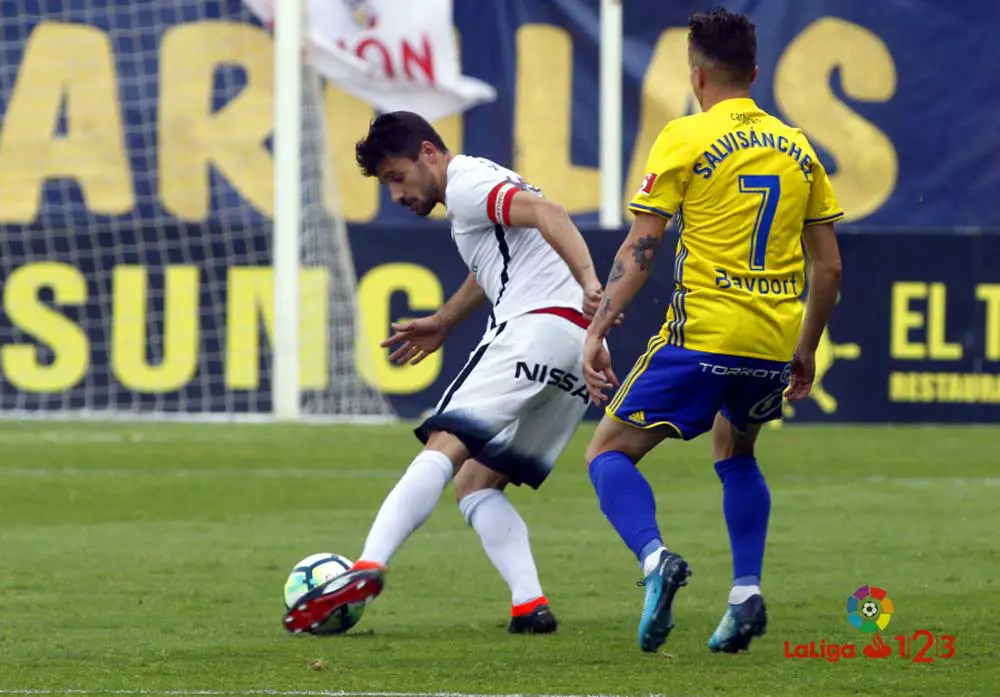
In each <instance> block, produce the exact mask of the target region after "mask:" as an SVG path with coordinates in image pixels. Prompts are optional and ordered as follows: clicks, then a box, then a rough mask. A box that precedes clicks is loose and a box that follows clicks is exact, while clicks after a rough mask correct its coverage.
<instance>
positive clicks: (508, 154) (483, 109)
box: [0, 0, 1000, 422]
mask: <svg viewBox="0 0 1000 697" xmlns="http://www.w3.org/2000/svg"><path fill="white" fill-rule="evenodd" d="M258 4H259V3H258ZM265 4H266V3H265ZM348 5H349V6H350V8H351V10H352V12H355V13H357V16H358V17H360V18H361V19H360V21H362V22H364V21H369V20H370V21H373V22H374V21H376V20H377V16H378V15H377V13H378V3H376V2H360V1H354V0H352V2H349V3H348ZM728 6H729V7H730V8H731V9H736V10H742V11H745V12H747V13H749V14H750V16H751V17H752V19H753V20H754V21H755V22H756V24H757V31H758V37H759V47H760V48H759V65H760V74H759V77H758V79H757V82H756V84H755V86H754V93H753V94H754V97H755V99H756V100H757V102H758V103H759V104H760V105H761V106H762V107H763V108H764V109H766V110H769V111H771V112H772V113H774V114H776V115H777V116H779V117H781V118H783V119H785V120H787V121H788V122H791V123H793V124H795V125H797V126H799V127H801V128H802V129H803V130H804V131H805V132H806V133H807V135H808V136H809V138H810V139H811V141H812V143H813V144H814V146H815V147H816V149H817V151H818V152H819V154H820V156H821V158H822V160H823V162H824V164H825V165H826V167H827V169H828V170H829V171H830V172H831V173H832V180H833V184H834V186H835V188H836V192H837V194H838V196H839V198H840V201H841V203H842V205H843V207H844V209H845V210H846V211H847V220H846V222H845V223H844V224H843V225H841V226H840V230H841V244H842V250H843V255H844V265H845V277H844V284H843V293H842V297H841V300H840V304H839V307H838V309H837V311H836V314H835V316H834V318H833V321H832V324H831V327H830V331H829V333H828V335H827V336H826V337H825V339H824V343H823V346H822V347H821V350H820V366H819V370H820V381H819V383H818V385H817V389H816V391H815V393H814V396H813V398H812V399H811V400H809V401H808V402H806V403H804V404H802V405H800V406H797V407H796V408H795V409H794V410H792V409H788V410H787V412H786V416H787V417H788V419H789V420H790V421H792V422H813V421H840V422H873V421H874V422H995V421H997V420H998V417H1000V236H998V235H997V233H998V231H1000V205H998V203H997V201H998V199H997V196H998V193H1000V167H998V166H997V157H998V155H1000V128H998V125H1000V120H998V118H1000V117H998V116H997V108H996V94H997V92H998V87H1000V84H998V77H997V74H996V71H993V70H987V69H984V68H985V66H991V65H996V64H997V63H998V61H1000V47H998V44H997V42H995V41H993V40H992V39H991V34H990V32H991V31H992V27H994V26H995V25H996V23H997V21H998V20H1000V9H998V8H1000V6H998V5H997V4H996V3H989V2H985V1H984V2H967V3H963V4H962V5H961V6H958V5H953V4H949V3H945V2H931V1H923V2H917V1H902V0H895V1H892V2H877V3H876V2H867V1H865V0H837V1H833V0H829V1H828V0H810V1H809V2H800V1H797V0H786V1H781V0H769V1H767V2H763V1H760V2H753V1H747V2H730V3H728ZM0 9H2V19H0V27H2V30H3V39H4V40H3V45H2V47H0V113H2V115H3V122H2V130H0V226H2V227H0V286H2V288H3V310H2V312H0V343H2V344H3V347H2V349H0V368H2V374H3V380H2V382H0V408H2V409H3V410H5V411H8V412H11V411H15V412H18V413H22V412H28V413H39V412H41V413H45V412H58V413H69V412H74V413H75V412H79V413H84V412H95V411H96V412H105V411H108V410H110V411H113V412H116V413H117V412H126V413H144V414H174V415H182V416H183V415H195V416H197V415H217V416H223V417H225V416H231V415H234V414H251V415H266V414H269V413H270V412H271V411H272V408H273V403H272V393H271V386H270V377H271V371H272V353H271V346H272V344H273V341H274V332H275V329H274V322H275V320H274V310H273V308H272V307H271V304H272V303H273V299H272V298H273V296H272V295H269V293H271V290H270V286H271V283H272V276H271V271H270V268H269V265H270V263H271V259H272V248H273V242H272V236H273V222H274V195H275V187H274V179H275V174H274V167H273V159H272V157H271V149H272V145H273V127H274V90H275V85H276V84H278V83H279V82H280V80H276V79H275V75H274V69H273V61H274V58H273V56H274V52H273V41H272V36H271V33H270V31H269V29H268V28H267V27H265V26H263V25H262V23H261V21H260V20H259V19H258V17H257V16H256V15H255V14H253V12H251V11H250V10H249V9H248V7H247V5H245V4H244V3H242V2H240V1H239V0H219V1H214V0H174V1H172V2H148V1H143V0H134V1H132V2H96V1H84V0H66V1H65V2H55V1H50V2H25V1H24V0H18V1H13V0H5V1H4V2H2V3H0ZM699 9H706V8H705V7H703V6H702V4H701V3H695V2H686V1H685V2H669V3H667V2H654V1H653V0H629V1H628V2H626V3H625V4H624V7H623V19H622V31H621V37H622V41H621V70H620V79H621V104H620V106H621V109H620V119H621V127H620V143H619V144H616V148H615V149H613V150H611V152H615V151H616V150H617V152H618V153H619V157H620V160H621V161H620V168H621V183H620V185H621V189H620V194H621V195H620V197H619V198H620V202H619V208H620V207H621V202H624V201H626V200H627V199H628V197H629V195H630V194H631V192H632V191H633V190H634V189H635V188H636V187H637V186H638V185H639V182H640V180H641V177H642V173H643V167H644V161H645V157H646V153H647V152H648V150H649V148H650V146H651V145H652V143H653V140H654V139H655V137H656V135H657V133H658V131H659V130H660V129H661V128H662V127H663V125H664V124H665V123H666V122H667V121H669V120H670V119H672V118H675V117H677V116H681V115H684V114H688V113H692V112H694V111H696V110H697V109H698V106H697V104H696V102H695V100H694V99H693V96H692V95H691V93H690V87H689V84H688V70H687V63H686V23H687V17H688V16H689V15H690V13H691V12H693V11H696V10H699ZM453 13H454V30H455V35H456V41H457V46H458V57H459V61H460V63H461V70H462V72H463V73H464V74H465V75H466V76H469V77H472V78H476V79H478V80H481V81H483V82H485V83H487V84H488V85H489V86H491V87H492V88H493V89H494V90H495V91H496V98H495V99H494V100H492V101H487V102H484V103H480V104H478V105H476V106H473V107H472V108H470V109H468V110H466V111H464V113H461V114H457V115H453V116H450V117H448V118H444V119H440V120H439V121H438V122H437V123H436V126H437V127H438V128H439V129H440V131H441V133H442V135H443V137H444V139H445V141H446V142H447V143H448V145H449V146H450V148H451V149H452V150H454V151H460V152H466V153H470V154H476V155H481V156H484V157H488V158H491V159H494V160H496V161H497V162H499V163H501V164H503V165H506V166H510V167H513V168H514V169H516V170H517V171H518V172H520V173H521V174H522V175H523V176H524V177H525V178H526V179H528V180H529V181H530V182H532V183H533V184H534V185H536V186H539V187H541V188H542V189H543V191H544V192H545V193H546V195H547V196H549V197H550V198H552V199H554V200H556V201H558V202H559V203H561V204H562V205H563V206H565V207H566V208H567V209H568V210H569V211H570V212H571V213H572V214H573V216H574V218H575V219H576V220H577V222H578V224H579V226H580V227H581V229H582V230H583V231H584V233H585V235H586V237H587V240H588V242H589V243H590V245H591V248H592V253H593V256H594V258H595V260H596V261H597V263H598V265H599V266H600V267H601V268H600V272H601V274H602V275H604V274H606V272H607V269H608V266H609V263H610V260H611V259H612V258H613V255H614V252H615V250H616V249H617V247H618V245H619V243H620V240H621V238H622V236H623V235H624V232H625V230H626V229H627V225H628V222H629V221H628V215H627V213H625V214H622V215H621V216H620V221H619V224H612V225H604V226H601V225H599V223H598V220H599V217H598V210H599V207H600V203H601V196H602V187H601V172H600V167H601V162H602V159H601V155H600V149H601V139H600V131H601V118H602V113H603V114H607V113H609V112H608V111H607V106H606V105H605V106H604V107H602V104H601V98H600V95H601V85H600V77H599V76H600V54H601V41H602V32H601V18H602V15H601V10H600V1H599V0H530V1H527V0H510V1H501V0H494V1H492V2H466V1H459V2H455V4H454V10H453ZM366 18H367V19H366ZM343 48H344V49H345V50H347V51H348V52H351V51H354V52H355V53H358V54H362V55H364V56H365V58H366V59H367V60H369V61H371V60H374V61H375V62H376V63H382V64H383V65H382V68H383V69H384V70H386V71H389V72H392V71H395V72H396V73H407V74H409V73H410V72H411V71H415V72H424V73H428V72H430V73H433V70H434V67H435V66H434V60H435V57H434V55H432V54H431V53H427V50H428V49H427V47H426V45H424V46H423V47H422V46H421V44H420V43H419V42H417V41H415V42H414V43H412V44H410V45H408V46H406V45H403V46H391V45H390V46H385V45H382V44H380V43H379V40H378V39H377V38H376V39H375V40H373V41H368V40H366V42H365V43H364V44H363V45H362V44H360V43H359V44H358V45H355V46H346V45H345V46H344V47H343ZM304 99H305V100H306V101H305V102H304V106H305V109H304V116H303V129H302V134H301V135H302V140H303V145H302V151H303V158H302V162H303V164H302V183H303V193H302V201H303V205H302V224H301V231H300V235H301V248H302V263H303V265H304V268H303V270H302V279H303V280H302V289H303V293H302V297H301V299H300V308H299V309H300V315H301V318H302V320H301V321H302V325H301V326H302V330H301V336H300V344H301V345H300V356H301V359H302V360H301V371H300V376H301V388H302V392H303V396H302V405H303V410H304V412H305V413H308V414H313V415H318V416H357V415H369V416H371V415H375V416H377V415H388V416H400V417H403V418H412V417H416V416H418V415H419V414H421V413H422V412H423V411H424V410H426V409H427V408H429V407H431V406H433V404H434V402H435V401H436V399H437V397H438V395H440V393H441V392H442V390H443V389H444V387H445V386H446V385H447V383H448V381H450V380H451V378H452V376H453V375H455V374H456V373H457V371H458V370H459V369H460V367H461V366H462V364H463V363H464V361H465V358H466V357H467V355H468V351H469V350H470V349H471V347H472V346H473V345H474V343H475V341H476V340H477V338H478V336H479V334H480V332H481V330H482V327H483V323H482V322H483V321H485V315H483V317H481V318H474V319H472V320H470V321H469V322H468V323H466V325H465V326H463V327H462V328H460V330H459V331H458V332H456V334H455V336H454V337H453V339H452V340H451V341H450V342H449V343H448V344H447V345H446V346H445V348H444V349H443V351H442V352H440V353H439V354H438V355H436V356H434V357H432V359H431V360H428V361H426V362H425V363H424V364H423V365H421V366H419V367H416V368H401V367H398V366H393V365H391V364H389V363H388V361H387V352H385V351H383V350H381V349H378V347H377V343H378V341H379V340H381V339H382V338H383V337H384V336H385V335H386V334H387V332H388V331H389V329H388V325H389V322H390V321H392V320H395V319H400V318H405V317H414V316H419V315H422V314H426V313H428V312H431V311H433V310H434V309H435V308H436V307H437V306H438V305H439V304H440V303H441V302H442V301H443V299H444V298H446V297H447V296H448V294H449V293H451V292H452V291H453V290H454V289H456V288H457V287H458V285H459V283H460V281H461V280H462V278H463V277H464V274H465V269H464V267H463V265H462V263H461V261H460V259H459V257H458V255H457V253H456V252H455V251H454V249H453V244H452V241H451V239H450V237H449V234H448V228H447V224H446V222H445V221H444V220H443V211H442V210H441V209H439V210H437V211H436V212H435V214H434V215H433V216H432V217H431V218H430V219H427V220H423V219H416V218H414V217H413V216H412V215H411V214H410V213H409V212H408V211H406V210H403V209H401V208H399V207H397V206H395V205H393V204H392V203H391V201H389V200H388V198H387V195H386V193H385V192H384V191H382V190H381V189H380V187H379V186H378V184H377V182H376V181H374V180H371V179H365V178H363V177H362V176H361V175H360V174H359V173H358V171H357V168H356V166H355V164H354V160H353V144H354V142H355V141H356V140H357V139H358V138H360V137H361V136H362V135H363V134H364V132H365V129H366V126H367V124H368V122H369V120H370V119H371V118H372V117H373V116H374V114H375V113H376V110H375V107H373V106H371V105H370V104H369V103H367V102H366V101H363V100H361V99H359V98H357V97H356V96H354V95H352V94H348V93H347V92H345V91H342V90H341V89H339V88H338V87H336V86H334V85H333V84H327V85H326V86H325V87H324V89H323V91H322V93H319V92H317V93H314V94H312V97H311V98H310V97H309V96H308V95H307V96H306V97H304ZM605 161H606V160H605ZM669 273H670V265H669V264H662V265H661V266H660V268H659V270H658V271H657V275H656V276H655V277H654V278H653V279H652V281H651V282H650V283H649V284H648V285H647V287H646V288H645V289H644V291H643V294H642V296H641V297H640V298H639V299H638V300H637V301H636V304H635V305H634V306H633V307H632V308H630V311H629V321H628V322H627V323H626V324H625V325H624V326H623V327H622V328H620V329H619V330H616V332H615V333H614V335H613V355H614V357H615V361H616V365H617V369H618V371H619V374H622V373H623V372H625V371H627V369H628V367H629V364H630V361H631V360H632V359H633V357H634V356H635V355H637V353H638V352H639V351H640V347H642V346H644V345H645V342H646V339H647V337H648V336H649V335H650V334H651V333H653V332H654V331H656V328H657V327H658V325H659V323H660V321H661V320H662V315H663V309H664V307H665V302H666V301H668V300H669V294H670V291H671V288H672V283H671V280H670V276H669ZM278 311H279V312H280V311H281V310H280V308H279V310H278Z"/></svg>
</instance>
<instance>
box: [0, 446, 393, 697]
mask: <svg viewBox="0 0 1000 697" xmlns="http://www.w3.org/2000/svg"><path fill="white" fill-rule="evenodd" d="M404 469H405V468H404V467H402V466H401V467H400V468H399V469H398V470H378V469H371V470H356V469H355V470H345V469H337V468H331V469H268V468H260V467H247V468H242V467H240V468H237V467H230V468H219V467H215V468H209V467H206V468H204V469H183V468H175V467H148V468H146V469H140V468H135V469H125V468H120V469H109V468H104V467H94V468H90V467H0V479H37V478H39V477H58V478H62V477H107V478H124V477H144V478H150V477H171V478H175V479H193V478H195V477H198V478H202V479H205V478H211V477H250V478H253V479H394V478H398V477H401V476H403V471H404ZM0 694H3V692H2V691H0Z"/></svg>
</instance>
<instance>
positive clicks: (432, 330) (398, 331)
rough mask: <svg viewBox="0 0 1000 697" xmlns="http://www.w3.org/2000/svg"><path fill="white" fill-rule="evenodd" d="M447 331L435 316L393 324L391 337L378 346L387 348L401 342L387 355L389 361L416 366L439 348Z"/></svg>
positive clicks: (442, 322) (445, 326)
mask: <svg viewBox="0 0 1000 697" xmlns="http://www.w3.org/2000/svg"><path fill="white" fill-rule="evenodd" d="M448 330H449V327H448V325H447V324H445V323H444V321H442V320H441V318H440V317H438V316H437V315H431V316H430V317H421V318H420V319H415V320H411V321H409V322H393V323H392V332H393V333H392V336H390V337H389V338H388V339H386V340H385V341H383V342H382V343H381V344H380V346H381V347H382V348H389V347H390V346H395V345H396V344H399V343H400V342H402V346H399V347H398V348H397V349H396V350H395V351H393V352H392V353H391V354H389V360H390V361H391V362H393V363H396V364H397V365H403V364H405V363H409V364H410V365H416V364H417V363H419V362H420V361H422V360H424V359H425V358H427V356H429V355H430V354H432V353H434V352H435V351H437V350H438V349H439V348H441V344H443V343H444V340H445V337H446V336H448Z"/></svg>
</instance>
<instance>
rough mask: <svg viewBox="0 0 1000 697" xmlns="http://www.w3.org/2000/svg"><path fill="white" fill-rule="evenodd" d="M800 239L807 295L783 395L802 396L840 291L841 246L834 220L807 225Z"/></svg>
mask: <svg viewBox="0 0 1000 697" xmlns="http://www.w3.org/2000/svg"><path fill="white" fill-rule="evenodd" d="M802 241H803V243H804V244H805V247H806V253H807V254H808V255H809V259H810V262H811V265H810V266H811V268H810V271H809V296H808V298H807V299H806V311H805V317H804V319H803V320H802V333H801V335H800V337H799V345H798V347H797V348H796V350H795V358H794V359H793V361H792V380H791V384H790V385H789V388H788V391H787V393H786V397H787V398H788V399H789V400H790V401H795V400H800V399H805V398H806V397H807V396H808V395H809V391H810V390H811V389H812V384H813V379H814V377H815V374H816V363H815V355H816V347H817V346H819V342H820V339H821V338H822V336H823V331H824V330H825V329H826V325H827V322H828V321H829V319H830V313H831V312H832V311H833V306H834V305H836V303H837V294H838V293H839V292H840V275H841V263H840V248H839V247H838V246H837V233H836V231H835V230H834V227H833V223H826V224H821V225H810V226H808V227H806V228H805V229H804V230H803V231H802Z"/></svg>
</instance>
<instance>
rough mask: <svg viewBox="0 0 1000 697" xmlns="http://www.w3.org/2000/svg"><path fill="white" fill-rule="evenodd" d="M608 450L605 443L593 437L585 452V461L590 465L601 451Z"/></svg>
mask: <svg viewBox="0 0 1000 697" xmlns="http://www.w3.org/2000/svg"><path fill="white" fill-rule="evenodd" d="M604 452H606V449H605V448H604V444H603V443H598V442H597V441H596V439H591V441H590V443H589V444H588V445H587V450H586V452H584V454H583V461H584V463H585V464H586V465H587V467H590V463H592V462H593V461H594V460H596V459H597V456H598V455H600V454H601V453H604Z"/></svg>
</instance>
